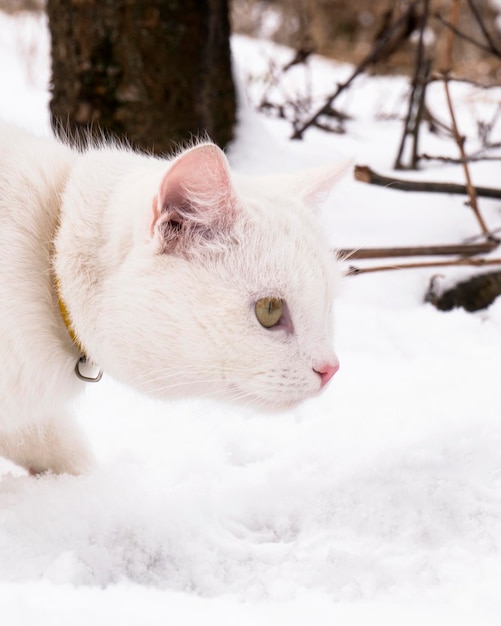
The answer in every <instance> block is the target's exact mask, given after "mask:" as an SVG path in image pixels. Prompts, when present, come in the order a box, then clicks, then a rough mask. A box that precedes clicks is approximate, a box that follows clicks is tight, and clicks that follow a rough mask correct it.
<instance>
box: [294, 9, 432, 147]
mask: <svg viewBox="0 0 501 626" xmlns="http://www.w3.org/2000/svg"><path fill="white" fill-rule="evenodd" d="M421 1H422V0H414V2H411V4H409V6H408V7H407V9H406V10H405V12H404V13H402V15H401V16H400V17H399V18H398V20H397V21H396V22H395V23H394V24H393V26H392V27H391V28H389V29H388V31H387V32H386V33H385V35H384V36H383V37H381V39H380V40H379V41H378V42H377V43H376V44H375V45H374V47H373V48H372V50H371V52H370V53H369V54H368V55H367V56H366V57H365V58H364V59H362V61H361V62H360V63H359V64H358V65H357V67H356V68H355V70H354V71H353V73H352V74H351V76H350V77H349V78H348V80H346V81H345V82H344V83H339V84H338V86H337V89H336V91H335V92H334V93H333V94H332V95H331V96H329V97H328V98H327V100H326V101H325V103H324V104H323V105H322V106H321V107H320V109H318V111H316V113H314V114H313V115H312V116H311V117H310V118H309V119H307V120H306V121H305V122H303V123H302V124H301V125H300V126H298V127H297V128H295V129H294V132H293V134H292V135H291V139H302V138H303V134H304V132H305V131H306V130H307V129H308V128H309V127H310V126H313V125H314V124H315V122H316V121H317V120H318V118H319V117H320V116H321V115H324V114H325V113H327V112H328V111H329V110H330V109H331V108H332V103H333V102H334V100H336V98H337V97H338V96H339V95H340V94H341V93H342V92H343V91H344V90H345V89H347V88H348V87H349V86H350V85H351V83H352V82H353V81H354V80H355V78H356V77H357V76H358V75H359V74H361V73H362V72H364V71H365V69H366V68H367V67H368V66H369V65H371V64H372V63H375V62H376V61H377V60H378V58H379V57H380V55H381V52H382V51H383V50H384V48H385V47H386V45H387V44H388V41H389V40H390V39H391V37H392V36H393V35H394V34H395V32H397V30H398V29H399V28H400V26H401V25H402V24H403V23H405V20H406V19H407V18H408V17H409V15H410V14H411V13H412V11H413V10H414V8H415V7H416V5H417V4H419V2H421Z"/></svg>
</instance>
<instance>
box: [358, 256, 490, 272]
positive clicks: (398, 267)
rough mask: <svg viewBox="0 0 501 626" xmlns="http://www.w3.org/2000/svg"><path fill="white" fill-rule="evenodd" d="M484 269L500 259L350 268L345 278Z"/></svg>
mask: <svg viewBox="0 0 501 626" xmlns="http://www.w3.org/2000/svg"><path fill="white" fill-rule="evenodd" d="M462 265H463V266H473V267H484V266H488V265H501V259H483V258H480V259H475V258H466V259H463V258H461V259H455V260H454V261H425V262H419V263H403V264H399V265H377V266H373V267H355V266H350V267H348V270H347V271H346V276H358V275H359V274H369V273H373V272H389V271H393V270H411V269H423V268H427V267H460V266H462Z"/></svg>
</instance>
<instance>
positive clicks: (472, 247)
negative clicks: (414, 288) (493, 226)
mask: <svg viewBox="0 0 501 626" xmlns="http://www.w3.org/2000/svg"><path fill="white" fill-rule="evenodd" d="M498 245H499V244H498V242H497V241H492V240H489V241H485V242H482V243H477V244H464V243H463V244H461V243H459V244H447V245H439V246H408V247H399V248H396V247H392V248H353V249H350V248H341V249H339V250H337V255H338V257H339V258H340V259H388V258H393V257H410V256H449V255H458V254H460V255H462V256H473V255H475V254H487V253H488V252H492V251H493V250H494V249H495V248H497V247H498Z"/></svg>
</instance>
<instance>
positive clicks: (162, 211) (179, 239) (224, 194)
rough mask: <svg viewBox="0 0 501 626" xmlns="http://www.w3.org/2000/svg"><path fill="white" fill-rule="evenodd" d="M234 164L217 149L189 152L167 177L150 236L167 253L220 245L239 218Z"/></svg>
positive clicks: (156, 201)
mask: <svg viewBox="0 0 501 626" xmlns="http://www.w3.org/2000/svg"><path fill="white" fill-rule="evenodd" d="M236 205H237V201H236V196H235V193H234V191H233V187H232V184H231V179H230V171H229V166H228V161H227V159H226V157H225V155H224V152H223V151H222V150H221V149H220V148H218V147H217V146H216V145H215V144H211V143H205V144H201V145H199V146H196V147H194V148H191V149H189V150H186V151H185V152H183V153H182V154H181V155H180V156H179V157H177V159H175V160H174V162H173V163H172V165H171V166H170V167H169V169H168V170H167V172H166V174H165V175H164V177H163V179H162V181H161V183H160V187H159V191H158V193H157V194H156V196H154V198H153V202H152V219H151V223H150V236H151V237H152V238H153V239H154V240H155V242H156V243H157V246H158V249H159V251H161V252H164V253H182V252H185V251H188V250H190V249H191V250H192V249H193V247H194V246H204V245H208V244H210V243H211V242H214V240H215V239H217V238H218V236H220V235H221V234H222V233H224V232H228V230H229V229H230V227H231V224H232V223H233V221H234V218H235V212H236Z"/></svg>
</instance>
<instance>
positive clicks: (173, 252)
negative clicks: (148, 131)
mask: <svg viewBox="0 0 501 626" xmlns="http://www.w3.org/2000/svg"><path fill="white" fill-rule="evenodd" d="M339 174H340V171H339V168H338V167H330V168H325V169H319V170H316V171H314V172H310V173H309V174H308V173H306V174H305V175H302V176H297V175H295V176H274V177H271V176H270V177H255V178H250V177H249V178H247V177H244V176H240V175H239V176H237V175H234V174H232V173H231V172H230V170H229V168H228V163H227V160H226V157H225V156H224V154H223V152H222V151H221V150H220V149H219V148H217V147H216V146H215V145H213V144H210V143H204V144H201V145H198V146H196V147H194V148H191V149H189V150H186V151H184V152H183V153H181V154H180V155H179V156H178V157H177V158H175V159H172V160H163V159H158V158H154V157H149V156H144V155H139V154H135V153H133V152H132V151H130V150H128V149H125V148H122V147H99V148H95V149H88V150H85V151H82V152H79V151H76V150H72V149H70V148H69V147H68V146H66V145H64V144H63V143H61V142H59V141H57V140H55V139H47V138H38V137H34V136H32V135H30V134H29V133H27V132H25V131H22V130H20V129H18V128H16V127H13V126H10V125H8V124H4V123H1V124H0V354H1V358H2V370H1V375H0V455H3V456H5V457H7V458H9V459H11V460H13V461H14V462H16V463H18V464H19V465H22V466H24V467H26V468H27V469H29V470H30V471H31V472H34V473H38V472H42V471H45V470H51V471H53V472H69V473H79V472H82V471H84V470H85V469H86V468H88V467H89V465H90V464H91V455H90V454H89V452H88V451H87V446H86V444H85V443H84V441H83V439H82V437H81V435H80V433H79V432H78V429H77V428H76V425H75V424H74V422H73V420H72V417H71V414H70V413H69V412H68V408H67V406H68V402H69V401H70V399H71V398H72V397H73V396H74V395H75V394H76V393H77V392H78V391H79V390H80V389H81V388H82V386H83V385H84V383H83V382H82V381H81V380H80V379H79V377H78V376H77V375H75V374H76V373H78V372H79V371H80V372H81V373H82V374H83V375H84V376H85V375H87V376H89V377H91V378H92V377H95V374H94V373H92V371H93V369H92V366H91V365H90V364H89V363H87V365H86V363H85V359H84V360H82V362H81V363H80V365H78V366H77V368H76V370H75V364H76V363H77V361H78V360H79V358H80V357H82V356H85V358H86V359H87V361H88V362H94V363H98V364H99V366H100V367H101V368H102V370H104V371H105V372H106V373H108V374H110V375H111V376H113V377H115V378H116V379H118V380H120V381H124V382H126V383H128V384H130V385H132V386H134V387H135V388H137V389H139V390H141V391H144V392H147V393H149V394H154V395H157V396H161V397H166V398H172V397H182V396H185V397H186V396H192V395H195V394H196V395H199V396H206V397H211V398H220V399H223V400H228V401H238V402H241V403H246V404H249V405H254V406H260V407H265V408H269V409H271V408H286V407H289V406H292V405H294V404H296V403H297V402H299V401H301V400H303V399H305V398H308V397H310V396H312V395H314V394H316V393H317V392H318V391H319V390H320V389H321V388H322V387H323V386H324V385H325V383H326V382H327V381H328V380H329V379H330V378H331V377H332V375H333V374H334V373H335V371H336V370H337V368H338V362H337V359H336V356H335V354H334V352H333V350H332V347H331V305H332V296H333V273H334V259H333V257H332V253H331V252H330V250H329V247H328V245H327V243H326V241H325V239H324V236H323V234H322V232H320V229H319V226H318V225H317V223H316V220H315V216H314V215H313V208H312V205H315V204H316V203H317V202H318V201H319V198H320V197H322V196H325V195H326V193H327V192H328V191H329V189H330V187H331V186H332V184H333V183H334V181H335V180H336V179H337V178H338V177H339ZM89 372H90V374H89Z"/></svg>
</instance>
